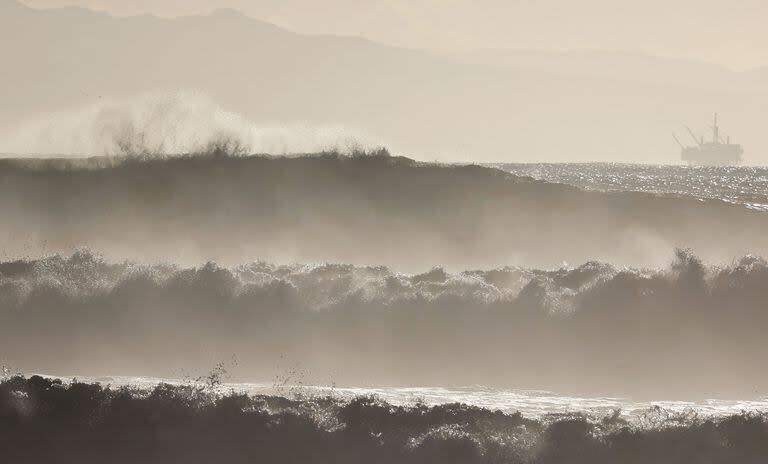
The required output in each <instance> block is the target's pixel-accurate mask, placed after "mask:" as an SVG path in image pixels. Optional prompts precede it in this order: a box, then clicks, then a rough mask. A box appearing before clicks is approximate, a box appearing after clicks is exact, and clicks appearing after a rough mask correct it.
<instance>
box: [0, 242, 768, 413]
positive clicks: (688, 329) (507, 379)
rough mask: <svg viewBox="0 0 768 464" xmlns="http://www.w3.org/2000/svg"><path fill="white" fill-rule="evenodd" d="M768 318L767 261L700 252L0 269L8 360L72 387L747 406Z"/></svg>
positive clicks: (0, 330)
mask: <svg viewBox="0 0 768 464" xmlns="http://www.w3.org/2000/svg"><path fill="white" fill-rule="evenodd" d="M766 301H768V263H766V261H765V260H764V259H762V258H757V257H751V256H747V257H744V258H742V259H740V260H737V261H735V262H734V263H733V264H731V265H728V266H711V265H705V264H702V262H701V261H700V260H699V258H697V257H696V256H694V255H692V254H691V253H690V252H686V251H678V252H677V254H676V255H675V257H674V259H673V260H672V264H671V265H670V266H668V267H666V268H661V269H656V270H644V269H632V268H618V267H615V266H612V265H609V264H603V263H598V262H589V263H586V264H584V265H581V266H578V267H573V268H563V269H559V270H552V271H544V270H536V269H529V268H511V267H504V268H498V269H493V270H487V271H465V272H460V273H451V272H447V271H445V270H444V269H442V268H434V269H432V270H431V271H429V272H425V273H421V274H402V273H399V272H397V271H395V270H392V269H390V268H387V267H360V266H353V265H334V264H324V265H289V266H280V265H272V264H268V263H264V262H255V263H250V264H243V265H239V266H235V267H231V268H225V267H220V266H218V265H216V264H214V263H208V264H206V265H204V266H201V267H178V266H175V265H141V264H134V263H131V262H122V263H113V262H109V261H105V260H104V259H102V258H100V257H98V256H95V255H93V254H91V253H89V252H87V251H81V252H78V253H75V254H73V255H71V256H58V255H56V256H51V257H49V258H45V259H38V260H28V261H11V262H4V263H0V353H2V354H3V356H4V357H5V358H6V360H7V362H10V363H11V364H12V365H14V366H17V367H19V368H21V369H24V370H25V371H27V372H30V371H32V372H50V373H59V374H77V373H81V374H86V375H102V374H104V375H110V374H113V375H114V374H117V375H154V376H158V377H163V376H165V377H168V376H178V375H179V372H180V371H183V370H185V369H189V370H193V369H198V370H199V369H201V368H206V367H207V366H209V365H210V364H211V363H212V362H215V361H217V360H221V359H227V358H229V357H231V356H232V355H236V356H237V357H238V358H239V359H240V360H241V363H240V365H239V366H238V367H237V368H236V369H235V370H234V371H233V374H234V375H235V376H236V377H237V378H239V379H243V380H250V381H258V380H265V379H268V378H271V377H272V375H273V374H274V373H275V364H276V362H277V361H276V360H278V359H284V360H286V361H285V362H286V363H296V364H297V365H300V366H301V368H302V369H303V370H304V371H306V373H307V376H308V377H307V379H305V380H306V381H307V382H314V383H316V384H318V383H330V382H337V383H340V384H351V385H363V384H374V385H376V384H378V385H471V384H486V385H497V386H503V387H506V388H531V389H548V390H552V391H558V392H562V393H579V394H588V395H596V394H599V395H630V396H634V397H636V398H637V397H639V398H644V397H650V398H653V399H664V398H677V397H680V398H686V399H691V398H698V397H734V398H735V397H738V398H746V397H755V396H758V395H760V394H761V393H762V392H764V391H765V387H766V386H768V376H767V375H766V373H765V370H764V369H763V368H762V366H763V364H764V360H765V357H766V355H768V352H767V349H766V344H765V342H764V334H765V332H766V329H768V311H766V306H765V302H766ZM283 367H285V366H283Z"/></svg>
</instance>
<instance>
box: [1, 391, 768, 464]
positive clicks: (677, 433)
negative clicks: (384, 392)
mask: <svg viewBox="0 0 768 464" xmlns="http://www.w3.org/2000/svg"><path fill="white" fill-rule="evenodd" d="M0 433H2V435H1V436H2V443H3V448H2V449H3V458H4V459H7V460H8V462H28V463H43V462H80V463H85V464H89V463H100V464H101V463H105V462H109V463H112V462H141V463H162V464H166V463H170V462H174V463H175V462H185V463H198V462H200V463H204V462H211V461H217V462H225V463H241V462H242V463H245V462H254V460H256V461H257V462H263V463H280V464H284V463H306V462H313V463H334V464H335V463H347V462H349V463H352V462H373V463H382V464H384V463H393V464H394V463H426V464H430V463H441V464H445V463H463V464H473V463H502V462H503V463H519V464H523V463H526V464H560V463H562V464H565V463H568V464H574V463H575V464H603V463H605V464H608V463H619V462H620V463H635V464H658V463H663V464H678V463H679V464H688V463H691V462H694V463H695V462H707V463H712V464H753V463H759V462H763V460H764V459H765V456H766V455H768V420H767V418H766V416H765V415H763V414H759V413H743V414H740V415H734V416H730V417H724V418H718V419H708V418H706V417H700V416H697V415H695V414H687V415H686V414H669V413H668V412H666V411H664V410H660V409H651V410H649V411H647V413H646V414H645V415H644V416H643V417H642V419H641V420H640V421H639V422H637V423H629V422H627V421H626V420H624V419H622V418H621V417H620V416H619V414H618V413H616V414H613V415H609V416H606V417H602V418H601V417H589V416H585V415H581V414H572V415H559V416H548V417H545V418H543V419H541V420H531V419H528V418H525V417H523V416H521V415H520V414H512V415H507V414H502V413H500V412H493V411H489V410H486V409H481V408H476V407H470V406H465V405H461V404H448V405H442V406H435V407H427V406H424V405H414V406H410V407H402V406H393V405H390V404H387V403H385V402H382V401H379V400H377V399H376V398H372V397H361V398H357V399H354V400H351V401H340V400H337V399H334V398H330V397H329V398H299V399H286V398H280V397H269V396H254V397H249V396H245V395H236V394H231V395H227V396H222V395H217V394H215V393H212V392H210V391H207V390H206V389H204V388H202V387H200V386H197V385H186V386H171V385H163V384H161V385H158V386H157V387H156V388H154V389H153V390H151V391H149V392H145V391H138V390H132V389H126V388H123V389H110V388H104V387H102V386H100V385H96V384H84V383H73V384H71V385H64V384H62V383H61V382H60V381H56V380H48V379H44V378H41V377H31V378H28V379H26V378H23V377H13V378H10V379H6V380H5V381H3V382H2V383H0Z"/></svg>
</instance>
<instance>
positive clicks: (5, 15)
mask: <svg viewBox="0 0 768 464" xmlns="http://www.w3.org/2000/svg"><path fill="white" fill-rule="evenodd" d="M0 9H1V13H2V14H0V55H1V56H2V57H3V70H2V71H0V73H1V74H0V75H1V76H2V85H1V86H0V101H2V102H3V105H2V108H0V125H6V126H7V125H11V124H13V123H16V122H17V121H19V120H20V119H21V118H25V117H33V116H35V115H38V114H41V113H43V114H44V113H45V112H47V111H52V110H58V109H61V108H69V107H77V106H80V105H84V104H86V103H88V102H92V101H94V100H96V99H98V98H99V97H100V96H110V97H125V96H132V95H136V94H140V93H146V92H151V91H157V90H161V91H162V90H176V89H179V88H183V89H192V90H200V91H202V92H205V93H207V94H209V95H210V96H211V97H212V98H214V99H215V100H216V101H218V102H219V103H220V104H221V105H223V106H224V107H225V108H227V109H230V110H232V111H236V112H240V113H244V114H245V115H246V116H248V117H249V118H252V119H254V120H256V121H257V122H264V123H267V122H269V123H275V122H277V123H284V122H296V121H302V122H307V123H310V124H347V125H353V126H357V127H361V128H363V129H365V130H367V131H370V132H372V133H373V134H375V135H376V136H378V137H380V138H381V139H383V140H385V141H387V142H388V144H389V145H390V147H391V148H392V149H393V150H394V151H396V152H407V153H408V154H412V155H414V156H417V157H419V158H421V159H435V158H438V159H469V160H483V161H505V160H516V161H520V160H548V161H558V160H624V161H627V160H629V161H647V162H677V161H678V150H677V147H676V145H675V144H674V142H672V141H671V138H670V137H669V131H670V130H671V129H673V128H675V127H679V126H680V125H681V124H682V123H688V124H690V125H692V126H693V127H701V128H702V129H703V127H704V124H705V121H708V120H709V117H710V115H711V113H712V112H714V111H716V110H717V111H719V112H720V113H722V114H723V116H724V120H727V121H728V127H727V128H724V129H725V130H726V131H727V132H728V133H729V134H730V135H732V136H733V137H735V138H736V139H737V140H738V141H739V142H740V143H742V144H743V145H744V146H745V150H746V153H745V159H746V160H747V162H752V163H768V140H766V139H765V137H763V133H764V130H763V127H762V123H763V121H764V120H765V119H766V116H768V110H766V108H768V79H766V78H765V76H764V75H763V74H760V73H757V72H752V73H735V72H731V71H728V70H726V69H723V68H719V67H717V66H709V65H704V64H698V63H689V62H684V61H673V60H666V59H659V58H655V57H651V56H645V55H639V54H627V53H603V52H575V53H566V54H552V53H539V52H477V53H474V54H469V55H462V56H438V55H435V54H430V53H426V52H420V51H415V50H407V49H402V48H395V47H389V46H384V45H379V44H376V43H373V42H371V41H368V40H364V39H359V38H351V37H337V36H318V35H314V36H310V35H301V34H296V33H293V32H290V31H287V30H284V29H281V28H279V27H277V26H274V25H272V24H269V23H266V22H263V21H259V20H256V19H252V18H249V17H247V16H244V15H242V14H240V13H238V12H236V11H233V10H217V11H215V12H213V13H211V14H210V15H206V16H188V17H180V18H176V19H162V18H157V17H153V16H149V15H144V16H136V17H129V18H115V17H111V16H109V15H106V14H103V13H96V12H93V11H88V10H85V9H80V8H64V9H55V10H34V9H30V8H28V7H25V6H22V5H20V4H18V3H17V2H15V1H13V0H0ZM0 150H2V148H1V147H0Z"/></svg>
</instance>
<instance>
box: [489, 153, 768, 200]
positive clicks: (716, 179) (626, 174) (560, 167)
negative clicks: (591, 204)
mask: <svg viewBox="0 0 768 464" xmlns="http://www.w3.org/2000/svg"><path fill="white" fill-rule="evenodd" d="M491 166H493V167H495V168H498V169H501V170H504V171H507V172H510V173H512V174H515V175H519V176H528V177H533V178H534V179H540V180H545V181H547V182H557V183H562V184H568V185H573V186H576V187H579V188H582V189H586V190H596V191H603V192H624V191H634V192H646V193H655V194H660V195H679V196H689V197H694V198H698V199H702V200H721V201H724V202H727V203H733V204H737V205H743V206H744V207H746V208H749V209H752V210H755V211H768V167H753V166H680V165H677V166H676V165H648V164H619V163H532V164H522V163H502V164H493V165H491Z"/></svg>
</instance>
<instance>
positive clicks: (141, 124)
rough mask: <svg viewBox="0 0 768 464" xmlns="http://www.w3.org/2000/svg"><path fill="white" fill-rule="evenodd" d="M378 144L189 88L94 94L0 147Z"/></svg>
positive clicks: (236, 149)
mask: <svg viewBox="0 0 768 464" xmlns="http://www.w3.org/2000/svg"><path fill="white" fill-rule="evenodd" d="M374 145H377V144H376V143H374V142H373V141H372V137H370V136H369V135H366V134H364V133H363V132H362V131H359V130H358V131H352V130H350V129H348V128H345V127H343V126H311V125H306V124H304V125H302V124H295V125H285V126H261V125H258V124H256V123H254V122H252V121H250V120H248V119H247V118H245V117H243V116H242V115H239V114H236V113H232V112H229V111H226V110H224V109H223V108H221V107H220V106H219V105H218V104H216V102H214V101H213V100H212V99H210V98H208V97H207V96H205V95H203V94H200V93H194V92H175V93H155V94H146V95H142V96H139V97H136V98H132V99H101V100H99V101H98V102H97V103H94V104H91V105H90V106H87V107H85V108H82V109H79V110H73V111H66V112H59V113H52V114H50V115H47V116H44V117H43V116H41V117H39V118H37V119H33V120H30V121H27V122H24V123H22V124H20V125H19V126H18V127H15V128H13V129H11V130H8V131H7V134H6V135H4V136H3V137H2V142H1V145H0V152H5V153H15V154H20V155H24V154H28V155H58V156H76V155H79V156H96V155H116V156H159V155H174V154H197V153H210V152H224V153H225V154H232V155H241V154H252V153H268V154H287V153H309V152H319V151H324V150H338V151H342V152H344V151H352V150H355V149H358V148H359V147H364V146H374Z"/></svg>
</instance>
